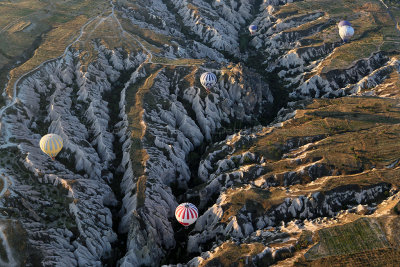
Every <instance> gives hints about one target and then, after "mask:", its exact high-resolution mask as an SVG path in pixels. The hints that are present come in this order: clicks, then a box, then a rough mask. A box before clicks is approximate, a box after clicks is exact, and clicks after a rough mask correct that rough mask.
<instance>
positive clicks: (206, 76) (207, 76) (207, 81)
mask: <svg viewBox="0 0 400 267" xmlns="http://www.w3.org/2000/svg"><path fill="white" fill-rule="evenodd" d="M200 82H201V85H203V86H204V88H206V90H207V91H209V90H210V89H211V88H212V87H213V86H214V85H215V84H216V83H217V76H216V75H215V74H214V73H212V72H204V73H203V74H202V75H201V76H200Z"/></svg>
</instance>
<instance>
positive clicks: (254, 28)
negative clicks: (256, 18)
mask: <svg viewBox="0 0 400 267" xmlns="http://www.w3.org/2000/svg"><path fill="white" fill-rule="evenodd" d="M257 30H258V27H257V26H256V25H250V26H249V31H250V33H251V35H253V34H255V33H256V31H257Z"/></svg>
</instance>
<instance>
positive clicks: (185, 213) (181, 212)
mask: <svg viewBox="0 0 400 267" xmlns="http://www.w3.org/2000/svg"><path fill="white" fill-rule="evenodd" d="M198 216H199V212H198V210H197V208H196V206H195V205H193V204H192V203H189V202H186V203H182V204H180V205H179V206H178V207H177V208H176V210H175V217H176V219H177V220H178V222H179V223H180V224H182V225H184V226H189V225H191V224H193V223H194V222H195V221H196V220H197V217H198Z"/></svg>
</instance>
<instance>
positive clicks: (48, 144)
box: [40, 134, 63, 159]
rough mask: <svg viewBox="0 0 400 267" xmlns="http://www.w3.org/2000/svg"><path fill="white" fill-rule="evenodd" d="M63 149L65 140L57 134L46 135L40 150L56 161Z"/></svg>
mask: <svg viewBox="0 0 400 267" xmlns="http://www.w3.org/2000/svg"><path fill="white" fill-rule="evenodd" d="M62 147H63V140H62V138H61V136H59V135H57V134H46V135H45V136H43V137H42V138H41V139H40V149H41V150H42V151H43V152H44V153H46V154H47V155H48V156H49V157H51V158H52V159H54V158H55V157H56V156H57V154H58V153H60V151H61V149H62Z"/></svg>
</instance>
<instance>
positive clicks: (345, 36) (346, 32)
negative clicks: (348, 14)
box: [339, 26, 354, 42]
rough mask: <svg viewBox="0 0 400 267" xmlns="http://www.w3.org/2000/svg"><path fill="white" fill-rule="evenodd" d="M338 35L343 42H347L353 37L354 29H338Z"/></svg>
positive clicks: (344, 27) (345, 27) (343, 27)
mask: <svg viewBox="0 0 400 267" xmlns="http://www.w3.org/2000/svg"><path fill="white" fill-rule="evenodd" d="M339 35H340V38H342V40H343V42H347V41H348V40H350V38H351V37H352V36H353V35H354V29H353V27H351V26H342V27H340V28H339Z"/></svg>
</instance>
